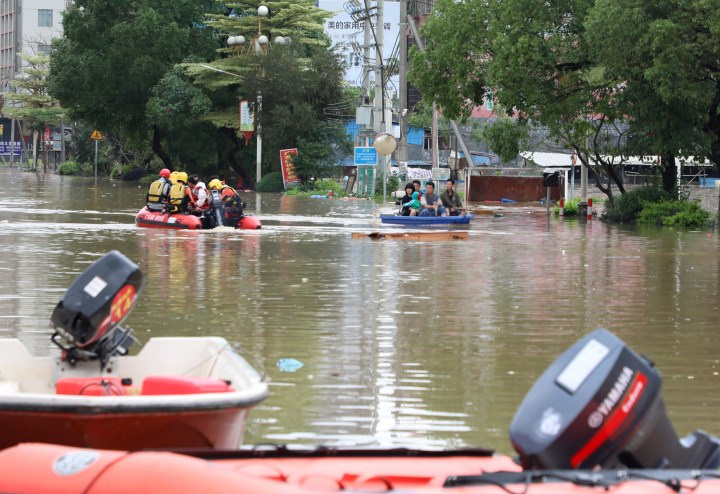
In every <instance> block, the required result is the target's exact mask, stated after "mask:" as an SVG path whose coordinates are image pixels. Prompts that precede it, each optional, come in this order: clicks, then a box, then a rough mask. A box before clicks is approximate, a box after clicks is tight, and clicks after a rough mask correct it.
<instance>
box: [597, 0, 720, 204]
mask: <svg viewBox="0 0 720 494" xmlns="http://www.w3.org/2000/svg"><path fill="white" fill-rule="evenodd" d="M630 18H631V19H632V22H624V20H625V19H630ZM613 19H615V20H617V21H616V22H608V20H613ZM586 26H587V35H586V38H587V40H588V45H589V47H590V49H591V50H592V51H593V56H594V58H595V60H596V63H597V64H598V66H600V67H602V69H603V71H604V74H605V76H606V77H607V78H608V79H609V80H612V81H615V83H616V85H617V86H618V87H620V88H622V89H621V91H620V93H621V96H620V98H619V103H620V104H621V105H622V108H623V109H624V111H626V112H627V114H628V116H629V120H630V122H631V125H632V138H633V141H634V144H635V148H636V149H650V150H654V151H655V152H656V153H657V154H660V155H662V156H663V158H664V160H665V166H664V167H663V183H664V187H665V189H666V190H672V189H673V188H674V187H675V183H676V172H675V166H674V157H675V156H677V155H684V156H690V155H694V156H696V157H700V158H702V157H710V158H711V159H712V161H713V162H715V163H716V164H717V163H720V113H719V112H718V110H719V105H720V84H718V82H717V81H718V79H719V78H720V64H719V63H718V55H719V54H720V50H719V49H718V46H720V15H719V14H718V11H717V5H716V3H715V2H711V1H707V0H699V1H692V2H678V1H675V0H633V1H631V2H627V1H618V0H599V1H598V2H596V4H595V6H594V8H593V9H592V11H591V12H590V14H589V16H588V19H587V21H586Z"/></svg>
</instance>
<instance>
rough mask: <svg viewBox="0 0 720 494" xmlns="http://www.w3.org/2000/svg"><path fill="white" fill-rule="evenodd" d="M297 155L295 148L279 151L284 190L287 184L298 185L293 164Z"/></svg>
mask: <svg viewBox="0 0 720 494" xmlns="http://www.w3.org/2000/svg"><path fill="white" fill-rule="evenodd" d="M297 155H298V150H297V148H292V149H281V150H280V167H281V168H282V176H283V183H284V184H285V188H286V189H287V186H288V184H300V179H299V178H298V177H297V175H295V163H294V162H293V160H294V158H295V156H297Z"/></svg>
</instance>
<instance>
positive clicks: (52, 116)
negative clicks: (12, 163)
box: [3, 54, 64, 168]
mask: <svg viewBox="0 0 720 494" xmlns="http://www.w3.org/2000/svg"><path fill="white" fill-rule="evenodd" d="M20 58H21V60H22V61H23V67H22V69H21V72H22V74H23V75H24V76H23V77H19V78H16V79H13V81H12V82H11V87H12V88H13V90H12V91H10V92H7V93H5V94H4V96H5V105H4V108H3V113H5V115H6V116H8V117H10V118H15V119H19V120H22V121H23V122H24V124H25V125H26V126H29V127H30V128H31V129H33V130H36V131H39V132H42V131H43V130H44V128H45V126H46V125H55V124H57V123H59V122H60V120H61V119H62V118H63V115H64V110H63V109H62V108H61V107H60V103H59V102H58V101H57V100H56V99H53V97H52V96H50V95H49V94H48V91H47V77H48V72H49V68H48V62H49V58H48V57H46V56H42V55H28V54H21V55H20ZM36 156H37V155H36ZM44 166H45V167H47V160H44ZM35 167H36V168H37V161H36V162H35Z"/></svg>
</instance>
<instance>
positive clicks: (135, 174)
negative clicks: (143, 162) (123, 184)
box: [120, 168, 148, 182]
mask: <svg viewBox="0 0 720 494" xmlns="http://www.w3.org/2000/svg"><path fill="white" fill-rule="evenodd" d="M147 175H148V171H147V170H146V169H145V168H133V169H131V170H130V171H128V172H127V173H123V175H122V177H120V178H122V179H123V180H126V181H128V182H136V181H138V180H140V179H141V178H143V177H145V176H147Z"/></svg>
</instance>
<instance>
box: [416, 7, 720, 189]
mask: <svg viewBox="0 0 720 494" xmlns="http://www.w3.org/2000/svg"><path fill="white" fill-rule="evenodd" d="M712 4H713V2H711V1H710V0H698V1H692V2H679V1H676V0H660V1H655V0H630V1H627V0H598V1H597V2H596V1H591V0H550V1H547V2H540V3H538V2H536V1H534V0H490V1H487V2H469V1H461V2H456V1H454V0H438V1H437V2H436V8H435V10H434V12H433V14H432V15H431V17H430V19H429V20H428V22H427V24H426V25H425V26H424V28H423V30H422V32H423V35H424V36H425V37H426V41H427V47H428V48H427V52H426V53H424V54H423V53H420V52H418V51H416V52H415V53H414V55H413V70H412V73H411V78H412V80H413V81H414V82H415V84H417V85H418V87H419V88H420V89H421V91H423V94H424V97H425V99H426V100H427V101H432V100H435V101H437V102H438V103H439V104H440V106H441V108H442V111H443V113H444V114H445V116H447V117H449V118H460V119H462V118H466V117H468V116H469V114H470V111H471V109H472V107H473V106H476V105H480V104H481V103H482V101H483V99H484V96H485V92H488V91H491V92H492V94H493V97H494V98H495V99H496V100H497V102H498V103H499V104H500V105H501V106H502V107H504V108H507V109H509V111H510V112H512V114H513V115H516V116H517V119H518V120H519V121H520V122H521V123H522V122H529V123H531V124H533V125H538V126H543V127H545V128H547V129H548V135H549V137H550V138H552V139H556V140H558V141H559V142H561V143H562V144H563V145H564V146H566V147H568V148H571V149H573V150H574V151H575V152H577V153H578V155H579V157H580V159H581V161H582V162H583V164H584V165H585V166H588V168H589V169H590V170H591V173H595V174H596V175H597V178H599V179H601V180H599V185H600V186H601V189H603V190H604V191H605V192H606V193H608V195H609V196H610V199H611V200H612V188H611V187H610V184H612V183H614V184H616V185H617V186H618V187H619V188H620V190H621V191H623V186H622V182H621V180H619V176H618V173H617V170H618V164H619V163H621V162H622V160H623V157H626V156H628V155H629V154H658V155H664V156H669V157H671V158H672V157H674V156H676V155H679V154H684V155H689V154H693V155H695V156H711V155H713V154H714V149H715V148H716V147H717V148H718V150H720V146H717V144H715V142H717V135H718V133H715V132H713V130H712V127H713V122H714V121H716V120H717V121H718V124H720V120H719V119H718V116H717V115H718V112H717V106H718V103H720V96H718V95H720V92H718V85H717V84H716V83H715V82H714V81H716V80H717V77H716V76H717V74H716V73H714V72H713V70H715V69H716V66H717V65H718V46H719V44H718V40H717V35H718V33H720V22H718V19H719V16H718V14H717V12H716V9H713V7H712ZM509 130H510V131H513V129H511V128H510V129H509ZM718 130H720V125H718ZM496 135H498V136H501V135H502V133H501V132H497V133H496ZM505 137H506V136H505ZM504 146H505V148H507V139H505V141H504ZM611 157H612V158H611ZM670 172H672V170H670ZM668 175H670V174H668ZM670 176H671V175H670ZM603 183H606V184H607V186H604V185H603ZM666 185H671V184H667V183H666Z"/></svg>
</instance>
